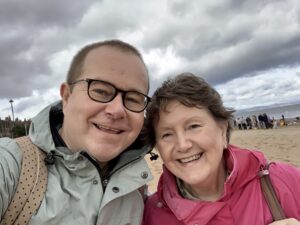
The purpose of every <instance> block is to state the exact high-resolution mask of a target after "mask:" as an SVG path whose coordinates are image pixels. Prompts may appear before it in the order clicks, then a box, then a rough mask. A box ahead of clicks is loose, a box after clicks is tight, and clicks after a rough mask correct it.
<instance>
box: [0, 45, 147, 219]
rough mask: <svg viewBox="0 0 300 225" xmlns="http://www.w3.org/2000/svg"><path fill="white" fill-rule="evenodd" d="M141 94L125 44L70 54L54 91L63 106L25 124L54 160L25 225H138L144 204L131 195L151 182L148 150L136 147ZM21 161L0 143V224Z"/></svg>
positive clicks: (11, 144)
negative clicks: (61, 80) (62, 78)
mask: <svg viewBox="0 0 300 225" xmlns="http://www.w3.org/2000/svg"><path fill="white" fill-rule="evenodd" d="M148 90H149V79H148V72H147V68H146V66H145V64H144V62H143V59H142V57H141V55H140V53H139V52H138V51H137V50H136V49H135V48H134V47H132V46H131V45H129V44H127V43H124V42H121V41H118V40H111V41H105V42H98V43H95V44H92V45H88V46H86V47H84V48H83V49H81V50H80V51H79V52H78V53H77V55H75V57H74V58H73V61H72V63H71V66H70V69H69V72H68V75H67V81H66V82H65V83H63V84H62V85H61V88H60V94H61V100H62V101H61V102H59V103H56V104H53V105H50V106H48V107H47V108H45V109H44V110H43V111H41V112H40V113H39V114H38V115H37V116H36V117H35V118H33V119H32V124H31V128H30V134H29V136H30V138H31V140H32V142H33V143H34V144H35V145H37V146H38V147H39V148H40V149H41V150H43V151H45V152H46V153H47V154H48V156H50V159H53V160H52V161H51V160H50V162H48V163H49V165H48V184H47V190H46V193H45V196H44V199H43V201H42V204H41V206H40V208H39V209H38V211H37V213H36V214H34V215H33V216H32V217H31V219H30V221H29V224H30V225H36V224H39V225H40V224H47V225H49V224H55V225H57V224H64V225H68V224H72V225H73V224H84V225H89V224H91V225H94V224H103V225H109V224H111V225H112V224H114V225H115V224H140V222H141V218H142V213H143V199H142V196H141V194H140V193H139V192H138V191H137V189H138V188H140V187H142V186H143V185H145V184H146V183H147V182H149V180H150V179H151V178H152V177H151V174H150V170H149V168H148V167H147V163H146V162H145V160H144V159H143V156H144V155H145V154H146V152H147V149H146V148H141V146H140V144H139V141H138V140H136V139H137V137H138V135H139V133H140V131H141V129H142V126H143V122H144V109H145V108H146V106H147V104H148V102H149V100H150V98H149V97H148V96H147V93H148ZM135 140H136V141H135ZM21 161H22V153H21V151H20V149H19V147H18V145H17V144H16V143H15V141H14V140H11V139H8V138H5V139H1V141H0V176H2V175H3V176H4V178H5V179H0V215H1V217H2V216H3V214H4V212H5V210H6V209H7V206H8V205H9V204H10V200H11V198H12V195H13V193H14V191H15V188H16V185H17V184H18V179H19V175H20V167H21ZM7 165H9V166H7Z"/></svg>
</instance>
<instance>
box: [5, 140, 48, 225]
mask: <svg viewBox="0 0 300 225" xmlns="http://www.w3.org/2000/svg"><path fill="white" fill-rule="evenodd" d="M15 140H16V141H17V143H18V144H19V146H20V148H21V149H22V152H23V159H22V168H21V173H20V179H19V183H18V185H17V189H16V192H15V194H14V196H13V199H12V201H11V203H10V205H9V206H8V208H7V210H6V212H5V214H4V215H3V218H2V221H1V222H0V225H12V224H18V225H26V224H28V222H29V220H30V218H31V216H32V215H33V214H34V213H35V212H36V211H37V209H38V208H39V206H40V204H41V202H42V200H43V197H44V193H45V191H46V187H47V180H48V171H47V166H46V165H45V163H44V158H45V153H44V152H43V151H41V150H39V149H38V148H37V146H35V145H34V144H33V143H32V142H31V140H30V138H29V137H28V136H25V137H20V138H16V139H15Z"/></svg>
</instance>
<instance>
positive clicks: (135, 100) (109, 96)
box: [69, 78, 151, 113]
mask: <svg viewBox="0 0 300 225" xmlns="http://www.w3.org/2000/svg"><path fill="white" fill-rule="evenodd" d="M81 81H85V82H87V84H88V88H87V94H88V96H89V97H90V99H92V100H93V101H96V102H101V103H108V102H110V101H112V100H113V99H114V98H115V97H116V96H117V94H118V93H119V92H121V93H122V100H123V105H124V107H125V108H126V109H128V110H130V111H132V112H136V113H139V112H142V111H143V110H144V109H145V108H146V107H147V105H148V103H149V102H150V101H151V98H150V97H149V96H147V95H144V94H142V93H140V92H137V91H123V90H121V89H119V88H116V87H115V86H114V85H112V84H111V83H108V82H106V81H102V80H94V79H88V78H87V79H81V80H77V81H74V82H72V83H69V85H74V84H77V83H78V82H81Z"/></svg>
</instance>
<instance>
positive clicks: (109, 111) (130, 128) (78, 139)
mask: <svg viewBox="0 0 300 225" xmlns="http://www.w3.org/2000/svg"><path fill="white" fill-rule="evenodd" d="M82 70H83V71H82V75H81V76H80V77H79V78H78V79H77V80H79V79H85V78H90V79H98V80H103V81H106V82H109V83H111V84H113V85H114V86H115V87H117V88H119V89H121V90H124V91H128V90H134V91H138V92H140V93H143V94H147V89H148V78H147V71H146V68H145V66H144V64H143V62H142V61H141V60H140V59H139V58H138V57H137V56H136V55H133V54H132V53H126V52H122V51H120V50H118V49H114V48H111V47H107V46H102V47H99V48H96V49H93V50H92V51H90V52H89V53H88V55H87V56H86V59H85V62H84V66H83V69H82ZM87 88H88V85H87V82H84V81H82V82H79V83H77V84H75V85H73V90H72V91H70V87H69V86H68V85H67V84H63V85H62V86H61V96H62V100H63V112H64V122H63V127H62V130H61V136H62V138H63V139H64V141H65V143H66V144H67V146H68V147H69V148H70V149H71V150H72V151H73V152H77V151H82V150H83V151H86V152H88V153H89V154H90V155H91V156H92V157H93V158H95V159H97V161H98V162H99V163H103V164H105V163H106V162H108V161H110V160H111V159H113V158H115V157H116V156H118V155H119V154H120V153H121V152H122V151H124V150H125V149H126V148H127V147H128V146H129V145H131V144H132V143H133V142H134V140H135V139H136V137H137V136H138V134H139V132H140V131H141V129H142V126H143V122H144V112H140V113H135V112H131V111H129V110H127V109H126V108H125V107H124V105H123V102H122V94H121V93H118V95H117V96H116V97H115V98H114V99H113V100H112V101H111V102H108V103H100V102H95V101H93V100H91V99H90V98H89V96H88V94H87Z"/></svg>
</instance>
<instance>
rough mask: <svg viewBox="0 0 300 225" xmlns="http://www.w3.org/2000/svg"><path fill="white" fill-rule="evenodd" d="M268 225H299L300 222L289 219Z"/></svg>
mask: <svg viewBox="0 0 300 225" xmlns="http://www.w3.org/2000/svg"><path fill="white" fill-rule="evenodd" d="M269 225H300V221H298V220H296V219H294V218H289V219H284V220H278V221H276V222H273V223H270V224H269Z"/></svg>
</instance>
